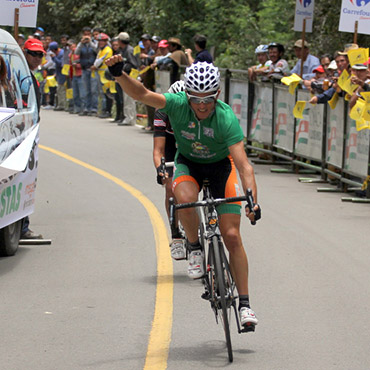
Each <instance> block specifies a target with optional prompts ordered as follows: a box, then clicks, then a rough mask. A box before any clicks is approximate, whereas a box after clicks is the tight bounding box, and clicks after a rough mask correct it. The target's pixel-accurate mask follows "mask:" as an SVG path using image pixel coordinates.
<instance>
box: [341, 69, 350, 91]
mask: <svg viewBox="0 0 370 370" xmlns="http://www.w3.org/2000/svg"><path fill="white" fill-rule="evenodd" d="M348 78H349V74H348V72H347V70H344V71H343V72H342V73H341V74H340V76H339V78H338V85H339V87H340V88H341V89H342V90H344V83H345V82H346V81H347V80H348Z"/></svg>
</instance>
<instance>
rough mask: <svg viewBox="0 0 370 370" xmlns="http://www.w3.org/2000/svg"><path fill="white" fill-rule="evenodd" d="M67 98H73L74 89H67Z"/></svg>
mask: <svg viewBox="0 0 370 370" xmlns="http://www.w3.org/2000/svg"><path fill="white" fill-rule="evenodd" d="M66 98H67V99H68V100H69V99H73V89H66Z"/></svg>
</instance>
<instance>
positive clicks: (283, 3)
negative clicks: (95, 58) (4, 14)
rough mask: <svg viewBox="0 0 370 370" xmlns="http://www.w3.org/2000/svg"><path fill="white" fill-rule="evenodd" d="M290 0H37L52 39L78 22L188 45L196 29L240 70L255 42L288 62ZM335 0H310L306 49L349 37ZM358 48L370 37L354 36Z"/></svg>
mask: <svg viewBox="0 0 370 370" xmlns="http://www.w3.org/2000/svg"><path fill="white" fill-rule="evenodd" d="M295 3H296V1H295V0H261V1H255V0H244V1H239V0H171V1H168V0H151V1H148V0H118V1H117V0H90V1H89V2H86V1H84V0H40V3H39V12H38V14H39V16H38V25H39V26H42V27H44V28H45V30H46V31H47V33H51V34H53V35H54V36H56V37H59V36H60V35H61V34H65V33H66V34H69V35H70V36H73V37H76V36H78V35H79V33H80V31H81V29H82V27H84V26H90V27H94V26H99V27H101V28H102V29H103V30H104V32H106V33H107V34H109V35H110V36H115V35H117V34H118V32H121V31H127V32H129V34H130V35H131V38H132V40H133V43H135V42H136V41H138V40H139V38H140V35H141V34H142V33H144V32H147V33H150V34H155V35H159V36H160V37H162V38H169V37H171V36H174V37H178V38H180V39H181V41H182V44H183V45H184V46H185V47H193V42H192V37H193V36H194V35H195V34H196V33H202V34H205V35H206V36H207V37H208V49H210V50H212V51H214V55H215V62H216V64H217V65H219V66H221V67H229V68H239V69H245V68H246V67H247V66H249V65H251V64H253V63H254V62H255V55H254V49H255V47H256V46H257V45H259V44H268V43H270V42H280V43H282V44H284V45H285V47H286V50H287V51H286V58H287V59H288V60H290V61H291V64H294V62H295V61H294V53H293V44H294V41H295V40H296V39H298V38H301V34H300V33H297V32H294V30H293V23H294V10H295ZM340 6H341V2H340V1H333V0H316V2H315V15H314V27H313V33H312V34H310V33H307V34H306V39H307V40H308V41H309V42H310V43H311V52H312V53H313V54H316V55H321V54H323V53H331V54H334V52H335V51H336V50H342V49H343V47H344V44H346V43H349V42H352V41H353V34H352V33H343V32H338V25H339V14H340ZM358 43H359V45H361V46H369V43H370V37H369V36H366V35H358Z"/></svg>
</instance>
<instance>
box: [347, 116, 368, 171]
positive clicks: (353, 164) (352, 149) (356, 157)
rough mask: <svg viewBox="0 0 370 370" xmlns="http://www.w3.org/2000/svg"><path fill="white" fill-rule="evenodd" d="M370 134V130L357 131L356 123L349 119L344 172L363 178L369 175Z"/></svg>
mask: <svg viewBox="0 0 370 370" xmlns="http://www.w3.org/2000/svg"><path fill="white" fill-rule="evenodd" d="M347 114H348V112H347ZM369 133H370V130H361V131H357V129H356V121H354V120H353V119H351V118H349V117H348V122H347V132H346V149H345V150H346V152H345V159H344V170H346V171H347V172H349V173H351V174H352V175H355V176H359V177H363V178H364V177H366V176H367V175H368V163H369Z"/></svg>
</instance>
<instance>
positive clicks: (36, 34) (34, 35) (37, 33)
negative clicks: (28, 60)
mask: <svg viewBox="0 0 370 370" xmlns="http://www.w3.org/2000/svg"><path fill="white" fill-rule="evenodd" d="M28 38H34V39H37V40H40V41H41V35H40V33H39V32H35V33H34V34H33V35H32V36H29V37H28Z"/></svg>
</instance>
